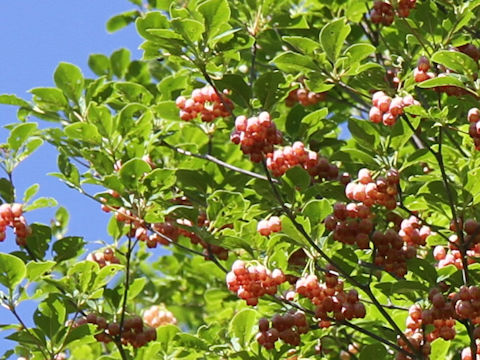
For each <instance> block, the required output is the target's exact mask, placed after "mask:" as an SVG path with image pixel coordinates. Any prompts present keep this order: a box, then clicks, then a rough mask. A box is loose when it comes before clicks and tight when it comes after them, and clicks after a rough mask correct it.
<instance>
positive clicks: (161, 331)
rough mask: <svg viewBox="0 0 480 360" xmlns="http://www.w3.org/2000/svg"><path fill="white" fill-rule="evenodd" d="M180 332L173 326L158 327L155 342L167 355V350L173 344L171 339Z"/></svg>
mask: <svg viewBox="0 0 480 360" xmlns="http://www.w3.org/2000/svg"><path fill="white" fill-rule="evenodd" d="M179 332H180V329H179V328H178V327H176V326H174V325H165V326H160V327H159V328H158V329H157V342H159V343H160V344H161V345H162V349H163V351H164V352H165V353H169V350H170V349H171V347H172V346H173V344H174V341H173V339H174V338H175V336H176V335H177V333H179Z"/></svg>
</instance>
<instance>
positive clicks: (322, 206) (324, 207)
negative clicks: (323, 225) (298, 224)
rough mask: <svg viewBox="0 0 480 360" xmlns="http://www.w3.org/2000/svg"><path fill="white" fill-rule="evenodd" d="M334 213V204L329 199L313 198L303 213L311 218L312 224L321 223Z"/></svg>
mask: <svg viewBox="0 0 480 360" xmlns="http://www.w3.org/2000/svg"><path fill="white" fill-rule="evenodd" d="M331 213H332V205H330V203H329V201H328V200H327V199H321V200H317V199H313V200H310V201H309V202H308V203H306V204H305V206H304V208H303V211H302V215H304V216H306V217H308V218H309V219H310V223H311V224H312V225H314V224H317V223H320V222H321V221H323V219H325V218H326V217H327V216H328V215H329V214H331Z"/></svg>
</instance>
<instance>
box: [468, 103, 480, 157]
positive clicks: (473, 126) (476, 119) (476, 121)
mask: <svg viewBox="0 0 480 360" xmlns="http://www.w3.org/2000/svg"><path fill="white" fill-rule="evenodd" d="M468 121H469V122H470V128H469V129H468V133H469V134H470V136H471V137H472V139H473V143H474V144H475V150H480V110H479V109H477V108H471V109H470V110H468Z"/></svg>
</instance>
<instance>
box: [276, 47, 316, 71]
mask: <svg viewBox="0 0 480 360" xmlns="http://www.w3.org/2000/svg"><path fill="white" fill-rule="evenodd" d="M271 63H272V64H274V65H275V66H276V67H277V68H279V69H280V70H282V71H285V72H289V73H295V74H298V73H304V72H309V71H312V70H313V71H319V68H318V66H317V65H316V64H315V63H314V62H313V60H312V59H311V57H310V56H305V55H301V54H297V53H294V52H291V51H287V52H284V53H282V54H280V55H278V56H277V57H276V58H274V59H273V60H272V61H271Z"/></svg>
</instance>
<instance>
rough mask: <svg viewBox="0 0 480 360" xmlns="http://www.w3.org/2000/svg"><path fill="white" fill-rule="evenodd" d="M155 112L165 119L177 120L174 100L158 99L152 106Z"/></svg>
mask: <svg viewBox="0 0 480 360" xmlns="http://www.w3.org/2000/svg"><path fill="white" fill-rule="evenodd" d="M153 111H154V112H155V114H156V115H157V116H158V117H159V118H161V119H165V120H171V121H179V120H180V115H179V109H178V107H177V106H176V105H175V101H159V102H158V103H157V104H156V105H155V106H154V107H153Z"/></svg>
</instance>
